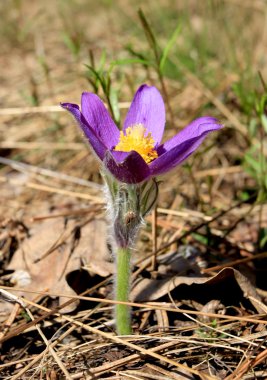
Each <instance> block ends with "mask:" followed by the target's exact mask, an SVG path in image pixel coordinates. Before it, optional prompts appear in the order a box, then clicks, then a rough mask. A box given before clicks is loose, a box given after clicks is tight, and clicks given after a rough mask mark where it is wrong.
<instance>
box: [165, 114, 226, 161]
mask: <svg viewBox="0 0 267 380" xmlns="http://www.w3.org/2000/svg"><path fill="white" fill-rule="evenodd" d="M211 124H214V125H216V126H217V127H215V129H219V128H221V125H220V124H218V123H217V120H216V119H215V118H214V117H210V116H204V117H199V118H198V119H196V120H194V121H192V122H191V123H190V124H188V125H187V126H186V127H185V128H184V129H183V130H182V131H180V132H179V133H177V135H175V136H174V137H173V138H171V139H170V140H168V141H166V142H165V143H164V144H162V145H161V146H159V147H158V154H159V155H160V154H162V153H164V152H165V151H168V150H170V149H171V148H173V147H175V146H176V145H178V144H181V143H183V142H184V141H187V140H190V139H192V138H195V137H197V136H200V135H201V134H202V133H203V131H204V130H205V126H204V125H209V126H210V125H211Z"/></svg>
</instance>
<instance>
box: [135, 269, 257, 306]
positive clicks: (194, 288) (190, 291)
mask: <svg viewBox="0 0 267 380" xmlns="http://www.w3.org/2000/svg"><path fill="white" fill-rule="evenodd" d="M169 292H172V297H173V298H174V299H180V300H181V299H194V300H196V301H198V302H200V303H202V304H206V303H208V302H209V301H211V300H220V301H221V302H222V303H223V304H224V305H225V304H227V305H236V304H239V303H240V300H241V299H242V298H244V299H246V300H247V301H249V302H250V303H251V304H252V305H253V306H254V308H255V309H256V310H257V312H258V313H264V309H263V307H262V306H261V298H260V296H259V295H258V293H257V291H256V288H255V287H254V286H253V285H252V284H251V283H250V281H249V280H248V279H247V278H246V277H245V276H244V275H243V274H242V273H240V272H239V271H238V270H236V269H233V268H224V269H222V270H221V271H220V272H219V273H217V274H216V275H215V276H213V277H188V276H176V277H172V278H166V279H162V280H157V279H148V278H144V279H142V280H141V281H139V282H138V283H137V284H136V285H135V286H134V287H133V289H132V292H131V300H133V301H136V302H144V301H155V300H158V299H160V298H161V297H163V296H166V295H167V294H168V293H169Z"/></svg>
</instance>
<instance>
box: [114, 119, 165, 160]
mask: <svg viewBox="0 0 267 380" xmlns="http://www.w3.org/2000/svg"><path fill="white" fill-rule="evenodd" d="M145 133H146V128H145V127H144V126H143V125H142V124H135V125H133V126H131V127H128V128H127V129H126V131H125V134H124V133H123V132H120V140H119V143H118V145H116V147H115V148H114V150H119V151H121V152H130V151H131V150H135V151H136V152H137V153H139V154H140V156H142V157H143V159H144V160H145V162H146V163H147V164H148V163H149V162H151V161H153V160H154V159H155V158H157V157H158V154H157V152H156V150H155V148H154V146H155V141H154V140H153V138H152V136H151V133H150V132H149V133H148V134H147V135H146V136H145Z"/></svg>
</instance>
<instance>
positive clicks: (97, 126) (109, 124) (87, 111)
mask: <svg viewBox="0 0 267 380" xmlns="http://www.w3.org/2000/svg"><path fill="white" fill-rule="evenodd" d="M81 109H82V114H83V116H84V117H85V119H86V121H87V123H88V124H89V125H90V127H91V128H92V129H93V130H94V132H95V134H96V135H97V136H98V137H99V139H100V140H101V141H102V142H103V143H104V144H105V146H106V147H107V148H108V149H112V148H113V147H114V146H116V145H117V144H118V141H119V135H120V132H119V129H118V127H117V126H116V124H115V123H114V121H113V120H112V118H111V117H110V115H109V113H108V111H107V109H106V107H105V106H104V104H103V102H102V100H101V99H100V98H99V97H98V96H97V95H95V94H91V93H89V92H83V94H82V100H81Z"/></svg>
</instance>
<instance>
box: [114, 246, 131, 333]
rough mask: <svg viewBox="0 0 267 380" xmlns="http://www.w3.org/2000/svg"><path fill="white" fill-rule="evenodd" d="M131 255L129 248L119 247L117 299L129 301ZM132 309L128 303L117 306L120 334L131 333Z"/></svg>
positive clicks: (118, 331) (118, 330)
mask: <svg viewBox="0 0 267 380" xmlns="http://www.w3.org/2000/svg"><path fill="white" fill-rule="evenodd" d="M130 257H131V252H130V249H129V248H118V251H117V255H116V259H117V278H116V300H117V301H123V302H128V301H129V299H128V297H129V289H130V275H131V272H130ZM130 313H131V309H130V307H129V306H128V305H122V304H117V305H116V307H115V318H116V328H117V333H118V334H119V335H129V334H131V333H132V328H131V315H130Z"/></svg>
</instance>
